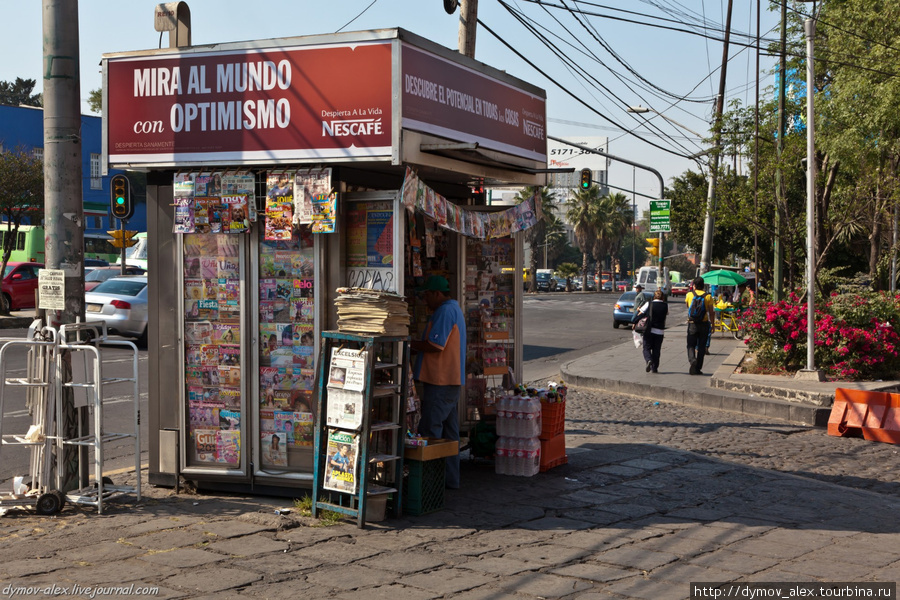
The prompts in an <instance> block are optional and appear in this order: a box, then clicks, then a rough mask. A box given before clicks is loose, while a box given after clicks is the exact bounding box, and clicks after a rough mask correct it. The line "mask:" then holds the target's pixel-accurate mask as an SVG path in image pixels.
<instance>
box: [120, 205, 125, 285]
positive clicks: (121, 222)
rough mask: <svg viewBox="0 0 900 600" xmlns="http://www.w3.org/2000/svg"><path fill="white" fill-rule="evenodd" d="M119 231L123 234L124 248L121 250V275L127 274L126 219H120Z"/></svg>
mask: <svg viewBox="0 0 900 600" xmlns="http://www.w3.org/2000/svg"><path fill="white" fill-rule="evenodd" d="M119 231H121V232H122V238H121V239H122V247H121V248H119V253H120V254H119V256H120V258H121V263H122V269H121V270H120V272H121V274H122V275H124V274H125V219H119Z"/></svg>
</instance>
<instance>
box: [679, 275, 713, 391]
mask: <svg viewBox="0 0 900 600" xmlns="http://www.w3.org/2000/svg"><path fill="white" fill-rule="evenodd" d="M704 290H706V282H705V281H703V278H702V277H698V278H696V279H695V280H694V290H693V291H691V292H688V295H687V297H686V299H685V301H686V302H687V305H688V331H687V355H688V362H690V363H691V367H690V370H689V371H688V372H689V373H690V374H691V375H703V357H705V356H706V350H707V348H708V347H709V335H710V332H711V330H712V324H713V323H715V321H716V309H715V300H713V297H712V294H708V293H706V291H704Z"/></svg>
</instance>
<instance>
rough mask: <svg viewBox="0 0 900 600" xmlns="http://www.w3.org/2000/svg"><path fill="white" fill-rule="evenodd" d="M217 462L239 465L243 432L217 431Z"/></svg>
mask: <svg viewBox="0 0 900 600" xmlns="http://www.w3.org/2000/svg"><path fill="white" fill-rule="evenodd" d="M216 462H219V463H223V464H226V465H238V464H239V463H240V462H241V432H240V431H231V430H229V431H217V432H216Z"/></svg>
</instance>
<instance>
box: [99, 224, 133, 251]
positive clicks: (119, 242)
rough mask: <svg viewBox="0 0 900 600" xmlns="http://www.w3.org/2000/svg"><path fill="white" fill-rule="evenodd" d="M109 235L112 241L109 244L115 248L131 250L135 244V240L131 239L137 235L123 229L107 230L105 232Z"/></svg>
mask: <svg viewBox="0 0 900 600" xmlns="http://www.w3.org/2000/svg"><path fill="white" fill-rule="evenodd" d="M106 233H108V234H109V235H111V236H112V238H113V239H112V241H111V242H110V244H112V245H113V247H115V248H131V247H132V246H134V245H135V244H137V240H134V239H132V238H133V237H134V236H136V235H137V233H138V232H137V231H128V230H127V229H126V230H123V229H109V230H107V231H106Z"/></svg>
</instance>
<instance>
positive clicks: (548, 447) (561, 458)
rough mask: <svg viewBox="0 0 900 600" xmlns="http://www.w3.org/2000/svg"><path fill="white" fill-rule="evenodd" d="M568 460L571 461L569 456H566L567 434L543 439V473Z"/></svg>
mask: <svg viewBox="0 0 900 600" xmlns="http://www.w3.org/2000/svg"><path fill="white" fill-rule="evenodd" d="M567 462H569V457H568V456H566V436H565V434H561V435H557V436H554V437H552V438H550V439H549V440H543V439H542V440H541V473H543V472H544V471H549V470H550V469H552V468H553V467H558V466H559V465H564V464H566V463H567Z"/></svg>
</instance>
